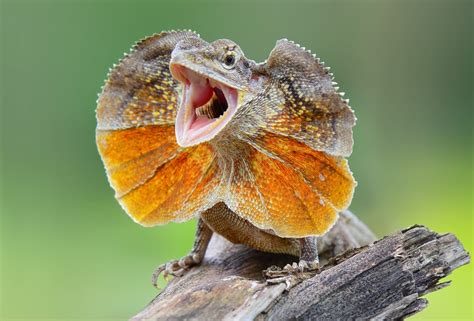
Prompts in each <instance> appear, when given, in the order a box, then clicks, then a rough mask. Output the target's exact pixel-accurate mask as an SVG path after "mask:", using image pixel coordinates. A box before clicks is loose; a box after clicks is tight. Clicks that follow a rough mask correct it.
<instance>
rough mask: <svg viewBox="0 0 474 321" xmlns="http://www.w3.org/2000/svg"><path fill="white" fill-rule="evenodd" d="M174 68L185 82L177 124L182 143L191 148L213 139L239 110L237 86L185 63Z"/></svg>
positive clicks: (174, 71)
mask: <svg viewBox="0 0 474 321" xmlns="http://www.w3.org/2000/svg"><path fill="white" fill-rule="evenodd" d="M170 70H171V73H172V75H173V77H174V78H176V79H177V80H178V81H179V82H181V83H182V84H183V91H182V97H181V106H180V107H179V110H178V114H177V117H176V124H175V132H176V140H177V142H178V145H180V146H182V147H189V146H193V145H197V144H199V143H202V142H206V141H209V140H211V139H212V138H214V137H215V136H216V135H217V134H218V133H219V132H220V131H221V130H222V129H223V128H224V127H225V126H226V125H227V124H228V123H229V121H230V120H231V119H232V117H233V116H234V114H235V112H236V111H237V100H238V92H237V89H235V88H232V87H229V86H228V85H226V84H224V83H222V82H220V81H217V80H215V79H212V78H208V77H206V76H205V75H202V74H200V73H198V72H196V71H194V70H192V69H190V68H188V67H185V66H183V65H178V64H172V65H171V66H170Z"/></svg>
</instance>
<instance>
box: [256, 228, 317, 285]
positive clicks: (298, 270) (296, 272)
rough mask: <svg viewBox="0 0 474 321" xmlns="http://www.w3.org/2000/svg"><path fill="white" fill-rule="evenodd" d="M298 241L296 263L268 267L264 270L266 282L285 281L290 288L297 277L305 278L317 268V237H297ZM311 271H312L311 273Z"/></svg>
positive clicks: (296, 280)
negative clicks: (298, 248)
mask: <svg viewBox="0 0 474 321" xmlns="http://www.w3.org/2000/svg"><path fill="white" fill-rule="evenodd" d="M299 241H300V260H299V262H298V263H296V262H294V263H293V264H287V265H285V266H284V267H283V269H280V268H273V267H271V268H269V269H267V270H265V271H264V276H265V277H267V282H268V283H271V284H274V283H286V284H287V287H288V288H290V287H292V286H293V285H294V284H296V283H297V282H298V280H299V279H305V278H306V277H307V276H308V275H307V274H306V275H305V272H310V274H312V273H314V272H317V271H318V270H319V257H318V248H317V239H316V237H315V236H308V237H304V238H301V239H299ZM311 272H312V273H311Z"/></svg>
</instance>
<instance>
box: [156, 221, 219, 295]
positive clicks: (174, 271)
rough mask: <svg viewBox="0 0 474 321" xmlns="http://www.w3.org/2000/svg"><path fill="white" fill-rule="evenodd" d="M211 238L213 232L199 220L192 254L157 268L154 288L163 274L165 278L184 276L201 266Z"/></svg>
mask: <svg viewBox="0 0 474 321" xmlns="http://www.w3.org/2000/svg"><path fill="white" fill-rule="evenodd" d="M211 237H212V230H211V229H210V228H209V226H207V224H206V223H205V222H204V221H203V220H202V219H201V218H199V220H198V222H197V227H196V236H195V239H194V246H193V249H192V250H191V252H190V253H189V254H188V255H186V256H185V257H182V258H181V259H179V260H172V261H169V262H168V263H165V264H162V265H160V266H159V267H157V268H156V269H155V271H154V272H153V275H152V277H151V282H152V284H153V286H154V287H157V281H158V277H159V276H160V274H161V273H162V272H163V276H164V277H165V278H166V277H167V276H168V275H170V274H171V275H173V276H182V275H183V274H184V273H185V272H186V271H187V270H189V269H190V268H191V267H193V266H195V265H199V264H200V263H201V262H202V259H203V258H204V254H206V250H207V246H208V245H209V241H210V240H211Z"/></svg>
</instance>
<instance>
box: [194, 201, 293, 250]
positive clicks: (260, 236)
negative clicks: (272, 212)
mask: <svg viewBox="0 0 474 321" xmlns="http://www.w3.org/2000/svg"><path fill="white" fill-rule="evenodd" d="M201 218H202V219H203V221H204V222H205V223H206V224H207V225H208V226H209V227H210V228H211V229H212V230H213V231H214V232H215V233H217V234H220V235H222V236H223V237H225V238H226V239H227V240H229V241H230V242H232V243H236V244H244V245H247V246H249V247H251V248H254V249H256V250H259V251H264V252H271V253H285V254H291V255H295V256H299V255H300V252H299V251H300V250H299V241H298V240H297V239H291V238H281V237H279V236H277V235H275V234H271V233H269V232H267V231H264V230H261V229H259V228H258V227H256V226H255V225H253V224H252V223H250V222H249V221H247V220H245V219H243V218H241V217H240V216H238V215H237V214H235V213H234V212H233V211H232V210H230V209H229V208H228V207H227V205H225V204H224V203H222V202H220V203H217V204H216V205H214V206H213V207H212V208H210V209H208V210H206V211H205V212H204V213H202V214H201Z"/></svg>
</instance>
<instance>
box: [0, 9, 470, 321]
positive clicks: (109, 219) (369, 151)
mask: <svg viewBox="0 0 474 321" xmlns="http://www.w3.org/2000/svg"><path fill="white" fill-rule="evenodd" d="M472 6H473V5H472V2H471V1H448V0H446V1H375V0H374V1H335V2H334V1H319V2H311V1H289V0H288V1H261V2H258V3H255V2H239V1H237V0H234V1H222V2H199V3H198V2H197V1H172V2H171V1H170V2H159V1H149V2H145V1H31V2H27V1H13V0H12V1H3V2H2V3H1V87H0V93H1V107H2V108H1V115H0V119H1V144H2V149H1V163H2V167H1V168H2V172H1V281H0V282H1V283H0V284H1V303H2V306H1V314H0V319H2V320H9V319H15V320H16V319H34V318H38V319H39V318H43V319H49V320H50V319H52V318H58V319H72V318H75V319H98V320H102V319H121V320H123V319H126V318H127V317H130V316H132V315H133V314H134V313H136V312H138V311H139V310H140V309H141V308H142V307H143V306H144V305H145V304H146V303H147V302H148V301H149V300H150V299H151V298H152V297H153V296H154V295H155V294H156V290H155V289H154V288H152V286H151V285H150V281H149V279H150V274H151V272H152V271H153V269H154V268H155V266H157V265H158V264H160V263H163V262H165V261H167V260H169V259H172V258H178V257H180V256H182V255H184V254H185V253H186V252H187V251H188V250H189V249H190V247H191V245H192V241H193V229H194V224H195V223H194V222H188V223H184V224H170V225H167V226H163V227H158V228H153V229H146V228H143V227H141V226H139V225H137V224H135V223H133V222H132V220H130V219H129V218H128V216H127V215H125V213H124V212H123V211H122V209H121V208H120V206H119V205H118V204H117V202H116V201H115V200H114V197H113V192H112V190H111V189H110V188H109V186H108V184H107V180H106V177H105V174H104V170H103V166H102V163H101V161H100V159H99V157H98V154H97V151H96V147H95V141H94V129H95V114H94V109H95V100H96V98H97V93H98V92H99V90H100V87H101V86H102V84H103V81H104V78H105V75H106V73H107V70H108V68H109V67H110V66H111V65H112V64H113V63H115V62H117V60H118V59H119V58H120V57H121V56H122V53H123V52H124V51H128V49H129V47H130V46H131V45H132V44H133V43H134V42H135V41H136V40H138V39H140V38H142V37H144V36H147V35H150V34H152V33H154V32H159V31H161V30H167V29H179V28H191V29H194V30H197V31H198V32H199V33H200V34H201V36H202V37H203V38H204V39H206V40H209V41H212V40H215V39H219V38H229V39H232V40H234V41H236V42H237V43H238V44H240V46H241V47H242V49H243V50H244V52H245V53H246V56H247V57H250V58H252V59H255V60H257V61H262V60H264V59H265V58H266V56H267V55H268V53H269V52H270V50H271V49H272V48H273V46H274V44H275V41H276V40H277V39H280V38H289V39H292V40H294V41H296V42H297V43H300V44H301V45H303V46H305V47H307V48H310V49H311V50H312V51H313V52H316V53H317V54H318V55H319V56H320V57H322V59H323V60H324V61H325V62H326V64H327V65H329V66H331V67H332V71H333V72H334V73H335V75H336V80H337V81H338V82H339V84H340V85H341V89H342V90H343V91H345V92H346V97H348V98H350V99H351V105H352V106H353V108H354V110H355V112H356V115H357V117H358V123H357V126H356V127H355V131H354V136H355V147H354V153H353V155H352V156H351V158H350V164H351V168H352V170H353V172H354V174H355V176H356V178H357V180H358V182H359V186H358V187H357V190H356V193H355V197H354V200H353V203H352V206H351V209H352V210H353V211H354V212H355V213H356V214H357V215H358V216H359V217H360V218H362V219H363V220H364V221H365V222H366V223H367V224H368V225H369V226H370V227H371V228H372V229H373V230H374V231H375V232H376V233H377V234H378V235H379V236H382V235H385V234H388V233H392V232H394V231H396V230H398V229H400V228H403V227H406V226H409V225H411V224H414V223H419V224H425V225H427V226H429V227H430V228H432V229H434V230H436V231H438V232H453V233H455V234H456V235H457V236H458V237H459V239H460V240H461V241H462V242H463V244H464V245H465V247H466V248H467V249H468V250H469V251H471V252H472V250H473V249H474V247H473V239H472V234H473V219H472V214H473V213H472V199H473V194H472V193H473V192H472V182H473V181H472V179H473V176H472V174H473V170H472V169H473V168H472V146H473V141H472V140H473V135H472V123H473V118H472V109H473V104H472V103H473V100H472V88H473V83H472V82H473V79H472V77H473V74H472V71H473V69H472V67H473V66H472V54H473V45H472V37H473V8H472ZM471 266H472V265H471ZM471 266H468V267H462V268H461V269H459V270H458V271H455V273H454V274H453V275H452V276H449V277H448V279H450V280H453V284H452V285H451V286H450V287H448V288H446V289H444V290H442V291H439V292H437V293H433V294H430V295H428V299H429V300H430V305H429V307H428V308H427V309H426V310H425V312H423V313H421V314H419V315H418V316H417V317H416V318H418V319H431V318H440V319H451V320H452V319H454V318H459V319H472V318H473V311H472V303H473V297H472V294H473V293H472V289H473V277H472V272H473V270H472V268H471Z"/></svg>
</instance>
